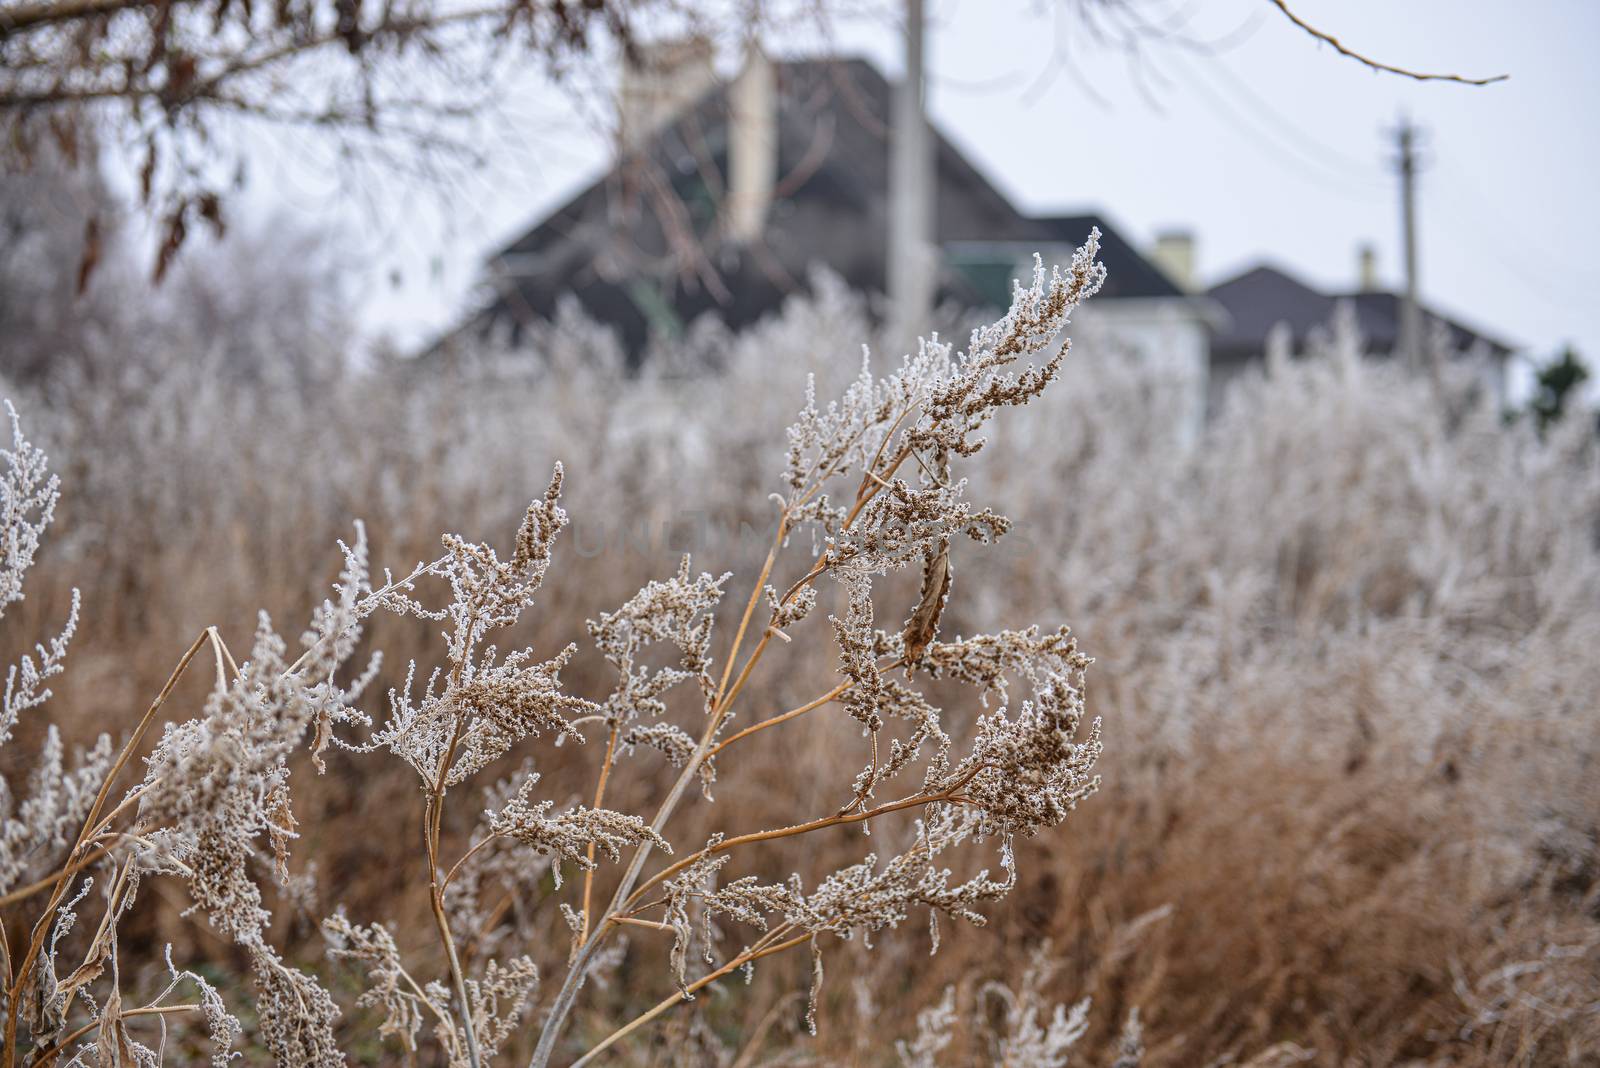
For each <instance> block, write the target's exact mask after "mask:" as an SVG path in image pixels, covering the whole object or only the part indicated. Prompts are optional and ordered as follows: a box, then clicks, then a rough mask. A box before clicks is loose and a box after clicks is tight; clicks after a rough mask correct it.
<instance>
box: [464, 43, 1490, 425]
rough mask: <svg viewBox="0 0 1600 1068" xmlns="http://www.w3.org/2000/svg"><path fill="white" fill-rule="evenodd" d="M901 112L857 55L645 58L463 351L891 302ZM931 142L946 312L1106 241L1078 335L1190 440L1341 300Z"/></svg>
mask: <svg viewBox="0 0 1600 1068" xmlns="http://www.w3.org/2000/svg"><path fill="white" fill-rule="evenodd" d="M893 96H894V86H893V85H892V84H891V83H890V82H889V81H888V80H887V79H886V78H885V77H884V76H883V74H882V73H881V72H880V71H879V70H878V69H877V68H876V67H874V66H873V65H872V64H871V63H869V62H867V61H866V60H862V59H840V58H823V59H806V60H795V61H774V60H771V59H769V58H768V57H766V56H765V55H764V54H762V53H761V52H759V51H754V50H753V51H751V52H750V53H749V54H748V55H747V56H746V57H745V60H744V63H743V65H742V68H741V69H740V70H739V72H738V73H737V74H736V75H735V76H733V77H732V78H724V77H721V76H719V74H718V72H717V70H716V68H715V54H714V51H713V48H712V45H711V44H710V42H706V41H698V40H687V41H681V40H680V41H672V42H666V43H662V44H656V45H652V46H648V47H645V48H643V49H642V50H641V54H640V55H639V56H638V57H637V59H636V60H635V62H633V63H632V64H630V65H629V66H628V67H627V68H626V69H625V70H624V72H623V77H622V82H621V87H620V92H619V108H618V130H617V149H618V151H617V155H616V162H615V163H614V164H613V166H612V167H611V169H610V170H608V171H607V172H606V173H605V174H603V175H601V176H600V177H599V178H598V179H597V180H596V181H594V182H593V183H592V184H590V185H589V186H588V187H587V188H585V189H583V190H582V191H580V192H579V193H578V194H577V195H576V196H574V197H573V198H572V199H571V200H570V201H568V202H567V203H566V204H565V205H564V206H562V207H560V208H559V209H557V210H556V211H554V212H552V213H551V214H549V215H548V216H547V217H546V218H544V219H543V220H542V221H540V222H539V223H537V224H536V225H534V226H533V227H532V228H530V229H529V230H528V231H527V232H526V233H525V234H524V235H523V236H521V237H520V238H518V239H517V240H515V241H513V242H511V243H510V244H509V245H508V246H506V247H505V248H504V249H502V250H501V251H500V252H498V253H497V254H495V255H494V256H492V257H490V259H489V262H488V264H487V271H486V275H487V280H488V283H489V286H488V293H489V295H488V297H487V299H486V301H485V303H484V305H483V307H482V308H481V309H480V310H479V311H478V312H477V313H476V314H474V315H473V316H472V317H470V319H469V320H468V321H467V322H466V323H465V324H464V325H463V326H461V327H460V328H459V329H458V331H457V332H456V333H455V334H454V335H452V338H453V337H465V338H482V337H491V338H494V339H497V340H499V341H501V342H503V343H506V344H508V345H509V346H510V347H511V348H513V349H515V348H516V347H517V346H518V345H519V343H520V341H521V338H522V336H523V334H524V332H525V329H524V328H525V327H526V326H527V325H528V324H530V323H533V322H536V321H541V320H547V319H551V318H553V317H554V316H555V313H556V310H557V307H558V305H559V304H560V302H562V301H564V300H576V302H577V304H578V305H579V306H580V307H581V308H582V309H583V311H584V312H585V313H586V314H587V315H588V316H590V317H592V318H593V319H595V320H597V321H598V322H600V323H602V324H605V325H606V326H608V327H610V328H612V329H614V330H615V331H616V332H617V333H618V335H619V336H620V338H621V341H622V345H623V349H624V351H625V353H626V354H627V358H628V360H629V362H630V365H631V366H634V367H637V366H638V364H639V362H640V361H641V360H642V359H644V356H645V354H646V352H648V351H649V350H650V348H651V346H652V344H654V343H657V342H663V341H665V342H670V341H672V340H673V339H675V338H677V337H679V336H681V335H683V334H684V333H685V331H686V330H687V329H688V328H689V327H690V325H691V324H692V323H693V322H694V321H695V320H696V319H697V318H699V317H701V316H703V315H707V314H713V315H715V316H717V317H718V318H720V319H721V320H722V321H723V322H724V323H726V324H727V326H729V327H730V328H732V329H735V330H738V329H742V328H744V327H747V326H749V325H751V324H752V323H754V322H756V321H757V320H760V319H762V318H764V317H766V316H768V315H771V314H772V313H774V312H776V311H777V310H778V309H779V307H780V306H781V305H782V303H783V301H784V300H785V299H786V298H787V297H789V296H790V295H791V294H795V293H802V292H805V291H806V290H807V289H808V288H809V283H810V281H811V278H812V273H813V271H814V270H815V269H816V268H817V267H819V266H821V267H826V268H827V269H828V270H830V271H832V272H834V273H836V274H837V275H838V276H840V277H841V278H842V279H843V281H844V282H845V283H846V284H847V285H848V286H849V287H850V288H851V289H853V290H856V291H858V292H862V293H867V294H872V295H875V296H878V297H881V295H882V294H883V293H884V292H885V291H886V289H887V288H888V274H889V272H888V263H887V260H888V249H889V247H890V240H889V229H890V219H889V216H890V211H889V205H890V196H891V178H890V173H891V147H890V142H891V137H890V121H891V114H892V105H893ZM931 136H932V139H933V150H932V157H933V169H934V176H933V177H934V181H933V183H932V185H933V189H934V196H933V200H934V205H933V214H934V222H933V243H934V245H935V246H936V248H937V250H938V254H939V262H938V263H937V264H936V283H935V286H934V291H935V299H936V301H937V302H940V303H946V304H953V305H957V306H959V307H963V308H1002V309H1003V308H1005V307H1007V306H1008V305H1009V303H1010V299H1011V284H1012V280H1013V279H1015V278H1023V279H1026V278H1028V277H1030V275H1031V272H1032V267H1033V257H1034V254H1035V253H1038V254H1040V255H1041V256H1042V257H1043V258H1044V260H1045V262H1046V263H1050V262H1058V263H1064V262H1066V261H1067V260H1068V259H1070V258H1071V255H1072V252H1073V250H1074V249H1075V248H1076V247H1077V246H1078V245H1079V244H1081V243H1082V242H1083V240H1084V239H1085V237H1087V235H1088V233H1089V231H1090V229H1091V228H1093V227H1099V229H1100V231H1101V235H1102V236H1101V251H1100V257H1101V260H1102V262H1104V264H1105V266H1106V268H1107V272H1108V280H1107V282H1106V286H1105V288H1104V290H1103V291H1102V292H1101V293H1100V295H1099V296H1097V297H1096V298H1095V299H1094V300H1093V301H1091V302H1089V304H1087V305H1085V307H1084V308H1083V309H1082V310H1081V311H1080V312H1079V313H1078V315H1077V317H1076V318H1077V320H1078V323H1079V326H1080V328H1081V330H1082V334H1083V336H1084V337H1085V339H1086V340H1090V341H1092V344H1093V346H1094V348H1095V349H1096V350H1097V351H1102V352H1108V353H1120V354H1124V355H1127V356H1130V357H1132V358H1135V359H1141V360H1145V361H1149V362H1152V363H1156V364H1158V365H1159V366H1162V367H1165V368H1167V369H1169V370H1170V372H1171V374H1172V375H1173V376H1174V377H1175V378H1176V379H1178V380H1180V381H1183V382H1185V383H1187V384H1188V385H1189V386H1190V387H1191V392H1192V396H1193V398H1194V401H1193V405H1192V413H1193V425H1194V427H1195V428H1196V429H1198V427H1199V426H1200V424H1201V423H1202V422H1203V420H1204V418H1205V416H1206V413H1207V411H1208V409H1210V408H1213V407H1214V406H1215V402H1216V400H1217V398H1218V397H1219V396H1220V392H1221V389H1222V388H1223V386H1224V385H1225V384H1226V382H1227V381H1228V380H1230V379H1231V378H1233V377H1234V376H1236V375H1237V374H1238V373H1239V372H1240V371H1241V370H1243V369H1244V368H1246V367H1248V366H1250V365H1251V363H1252V362H1253V361H1259V360H1260V359H1261V357H1262V355H1263V353H1264V351H1265V347H1266V337H1267V334H1268V332H1269V330H1270V329H1271V328H1272V327H1273V326H1274V324H1276V323H1277V322H1278V321H1280V320H1283V321H1286V322H1287V323H1288V325H1289V328H1290V330H1291V333H1292V335H1293V338H1294V341H1295V342H1296V348H1298V347H1299V344H1300V343H1301V342H1303V340H1304V338H1305V336H1306V334H1307V333H1308V332H1309V331H1310V330H1311V329H1313V328H1314V327H1316V326H1317V325H1319V324H1325V323H1327V322H1329V321H1330V320H1331V318H1332V316H1333V311H1334V307H1335V304H1336V302H1337V301H1338V300H1339V299H1341V298H1340V296H1339V295H1337V294H1324V293H1320V292H1317V291H1315V290H1313V289H1311V288H1310V287H1308V286H1306V285H1304V284H1303V283H1301V282H1299V281H1297V280H1295V279H1293V278H1292V277H1290V276H1289V275H1287V274H1285V273H1283V272H1281V271H1278V270H1275V269H1273V268H1269V267H1261V268H1257V269H1255V270H1253V271H1250V272H1247V273H1246V274H1244V275H1241V276H1240V277H1238V278H1235V279H1232V280H1230V281H1228V282H1225V283H1223V284H1221V285H1218V286H1215V287H1213V288H1211V289H1209V290H1206V289H1205V288H1204V287H1203V286H1202V285H1201V284H1200V283H1199V281H1198V279H1197V278H1196V270H1195V259H1196V256H1195V242H1194V239H1193V237H1192V236H1191V235H1190V234H1189V233H1187V232H1184V231H1172V232H1167V233H1164V234H1162V235H1160V236H1159V237H1158V239H1157V242H1156V244H1155V246H1154V248H1153V249H1151V250H1149V252H1148V254H1146V253H1143V252H1141V251H1140V250H1139V249H1137V248H1135V247H1134V246H1133V245H1132V244H1130V243H1129V242H1128V241H1127V240H1126V239H1124V237H1123V236H1122V235H1121V234H1120V233H1119V232H1118V230H1117V228H1116V227H1115V226H1113V225H1111V224H1110V223H1109V222H1108V221H1107V220H1106V218H1105V216H1104V215H1103V214H1099V213H1096V212H1081V213H1076V214H1062V215H1028V214H1026V213H1024V212H1022V211H1019V210H1018V209H1017V208H1016V207H1015V206H1014V205H1012V203H1011V202H1010V200H1009V199H1008V198H1007V197H1006V196H1005V195H1004V194H1003V193H1002V192H1000V191H999V190H998V189H997V188H996V187H995V186H994V185H993V184H992V183H991V182H990V181H989V180H988V179H987V178H986V177H985V176H984V175H983V174H982V172H981V171H979V169H978V168H977V167H975V166H974V165H973V164H972V163H971V162H970V161H969V160H968V159H967V158H966V157H965V156H964V155H963V154H962V153H961V152H960V150H958V149H957V148H956V147H955V146H954V145H953V144H951V142H950V141H949V140H948V139H946V138H945V137H943V136H941V135H940V134H939V133H938V131H937V130H932V131H931ZM1349 299H1350V300H1352V301H1353V302H1354V305H1355V309H1356V313H1357V319H1358V322H1359V325H1360V327H1361V331H1362V333H1363V334H1364V336H1365V337H1366V340H1367V344H1368V346H1369V348H1370V349H1371V350H1373V351H1382V352H1388V351H1389V350H1391V349H1392V348H1393V347H1394V343H1395V339H1396V336H1397V330H1398V318H1399V302H1398V299H1397V298H1396V297H1395V296H1394V295H1393V294H1390V293H1382V292H1378V291H1377V290H1376V288H1375V286H1374V287H1368V286H1363V288H1362V290H1361V291H1359V292H1357V293H1355V294H1351V295H1349ZM1446 325H1447V326H1448V327H1449V329H1450V330H1451V332H1452V337H1453V338H1455V339H1456V340H1457V341H1458V343H1459V344H1460V346H1461V347H1467V346H1470V345H1473V344H1476V343H1480V342H1481V343H1482V344H1483V345H1484V346H1486V351H1487V352H1488V353H1489V354H1490V357H1489V359H1488V362H1487V363H1486V365H1485V366H1486V368H1489V369H1490V370H1489V371H1487V372H1486V380H1489V381H1491V384H1492V385H1493V388H1494V390H1495V395H1496V396H1503V395H1504V383H1503V377H1504V376H1503V365H1504V361H1505V356H1506V354H1507V353H1508V352H1509V349H1508V348H1507V347H1506V346H1505V345H1503V344H1501V343H1499V342H1495V341H1492V340H1490V339H1487V338H1485V337H1483V336H1481V335H1479V334H1477V333H1475V332H1473V331H1471V330H1469V329H1468V328H1466V327H1463V326H1461V325H1459V324H1457V323H1454V322H1450V321H1446ZM450 343H451V338H446V339H445V341H444V342H442V343H441V347H444V348H448V347H449V345H450Z"/></svg>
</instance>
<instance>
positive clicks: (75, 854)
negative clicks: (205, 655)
mask: <svg viewBox="0 0 1600 1068" xmlns="http://www.w3.org/2000/svg"><path fill="white" fill-rule="evenodd" d="M210 635H211V630H210V628H207V629H206V630H205V631H202V632H201V634H200V636H199V637H197V638H196V639H195V640H194V642H193V644H191V645H190V646H189V649H188V651H187V652H185V653H184V654H183V657H182V658H181V659H180V660H179V661H178V665H177V666H176V667H175V668H173V669H172V674H171V675H169V676H168V677H167V682H166V685H164V686H162V687H161V692H160V693H158V694H157V695H156V698H155V700H154V701H151V702H150V707H149V708H148V709H146V710H145V714H144V716H143V717H142V718H141V719H140V720H139V724H138V726H136V727H135V728H134V729H133V734H132V735H131V736H130V737H129V738H128V741H127V743H126V744H124V745H123V747H122V751H121V752H120V753H118V754H117V759H116V761H115V762H114V763H112V765H111V770H109V771H107V772H106V777H105V780H104V781H103V782H101V784H100V790H99V792H98V793H96V794H95V798H94V804H92V805H91V806H90V807H89V814H88V815H87V816H86V817H84V821H83V827H82V829H80V830H79V831H78V837H77V839H76V841H74V842H73V845H72V849H71V850H70V851H69V852H68V854H67V862H66V864H65V865H63V867H62V869H61V872H60V874H58V875H57V876H56V880H55V887H54V889H53V890H52V891H51V893H50V900H49V902H48V903H47V904H46V905H45V907H44V911H43V912H42V913H40V915H39V920H38V922H37V923H35V924H34V927H33V934H32V937H31V938H30V939H29V942H28V951H27V953H26V954H25V955H24V956H23V958H22V963H21V964H20V965H18V967H17V970H16V975H15V976H14V977H13V978H12V980H11V985H10V987H9V988H8V989H7V991H6V1002H7V1004H8V1005H9V1006H10V1011H9V1012H8V1013H6V1027H5V1047H4V1048H5V1060H4V1061H3V1062H0V1063H3V1064H4V1068H14V1065H15V1064H16V1057H17V1021H18V1014H19V1012H20V1011H21V1008H22V999H21V994H22V988H23V987H24V986H25V985H26V984H27V982H28V977H29V976H30V975H31V974H32V972H33V965H34V963H35V962H36V961H37V960H38V958H39V951H40V950H41V949H43V948H44V940H45V937H46V936H47V935H48V933H49V931H50V924H51V922H52V921H53V920H54V917H55V913H56V909H57V908H59V907H60V905H61V899H62V898H63V897H64V896H66V892H67V887H68V885H69V882H70V875H71V873H72V872H73V871H76V870H77V868H74V867H73V865H74V863H75V862H76V861H78V860H79V859H80V858H79V854H80V853H81V852H82V850H83V849H84V848H85V847H86V846H87V844H88V842H89V839H90V833H89V832H90V828H93V827H95V826H96V825H97V824H98V823H99V820H100V810H101V809H102V808H103V807H105V803H106V798H107V797H109V796H110V794H111V787H112V784H113V783H115V782H116V780H117V776H118V775H120V774H122V769H123V768H125V767H127V766H128V761H130V760H132V759H133V754H134V753H135V752H136V751H137V750H138V748H139V742H140V741H141V740H143V738H144V733H145V731H147V730H149V728H150V724H151V723H153V722H155V718H156V714H157V713H158V712H160V711H161V708H162V706H163V705H165V704H166V703H167V698H169V697H171V696H172V691H173V690H174V689H176V688H177V686H178V681H179V680H180V679H182V678H183V673H184V672H185V671H187V670H188V668H189V665H190V664H191V663H192V662H193V661H194V658H195V656H196V654H198V653H199V652H200V648H201V646H203V645H205V643H206V642H207V641H209V640H210Z"/></svg>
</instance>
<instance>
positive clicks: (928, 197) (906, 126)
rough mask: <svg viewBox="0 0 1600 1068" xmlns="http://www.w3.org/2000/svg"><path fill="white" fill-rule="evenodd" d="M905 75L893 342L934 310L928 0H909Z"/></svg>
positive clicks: (894, 149) (897, 163)
mask: <svg viewBox="0 0 1600 1068" xmlns="http://www.w3.org/2000/svg"><path fill="white" fill-rule="evenodd" d="M905 20H906V26H905V33H906V40H905V46H906V57H905V76H904V77H903V78H902V79H901V82H900V86H899V88H898V90H897V91H896V93H895V99H894V120H893V124H892V127H891V129H890V132H889V138H890V153H891V158H890V164H889V167H890V169H889V247H888V249H887V254H888V265H887V274H888V279H887V281H888V286H889V327H890V336H891V337H892V338H894V339H895V342H894V343H900V342H902V341H908V340H909V339H910V338H912V337H913V336H915V335H916V334H917V333H918V332H919V331H921V330H924V329H926V326H927V322H928V317H929V315H930V313H931V312H932V310H933V283H934V276H935V271H936V269H937V260H936V255H935V252H934V243H933V192H934V191H933V184H934V157H933V138H932V137H931V136H930V134H929V131H928V117H927V113H926V110H925V101H924V83H925V77H924V72H923V48H924V39H925V35H926V26H925V19H924V15H923V0H906V8H905Z"/></svg>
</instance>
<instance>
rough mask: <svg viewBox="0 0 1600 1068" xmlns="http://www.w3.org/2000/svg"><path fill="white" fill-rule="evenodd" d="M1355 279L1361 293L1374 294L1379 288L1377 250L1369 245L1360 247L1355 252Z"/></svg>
mask: <svg viewBox="0 0 1600 1068" xmlns="http://www.w3.org/2000/svg"><path fill="white" fill-rule="evenodd" d="M1356 278H1357V280H1358V284H1359V285H1360V286H1361V292H1363V293H1376V292H1377V291H1378V289H1379V288H1380V283H1379V281H1378V250H1377V249H1375V248H1373V247H1372V246H1371V245H1362V246H1361V247H1360V248H1359V249H1357V250H1356Z"/></svg>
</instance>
